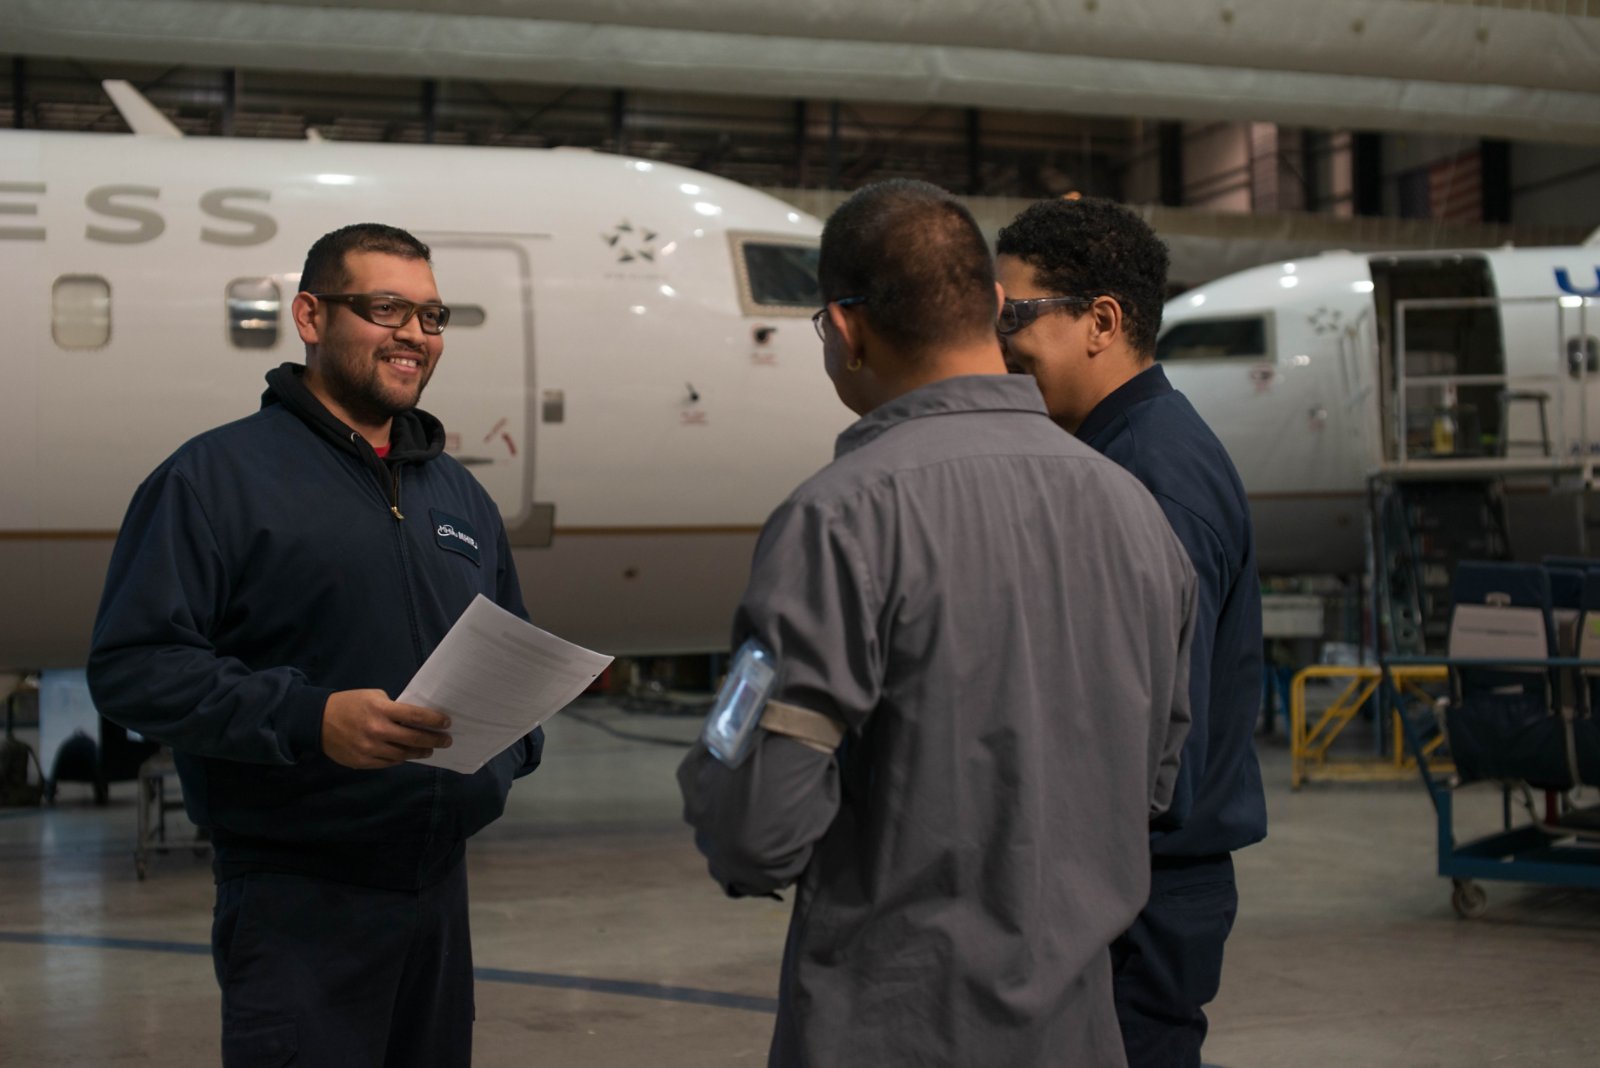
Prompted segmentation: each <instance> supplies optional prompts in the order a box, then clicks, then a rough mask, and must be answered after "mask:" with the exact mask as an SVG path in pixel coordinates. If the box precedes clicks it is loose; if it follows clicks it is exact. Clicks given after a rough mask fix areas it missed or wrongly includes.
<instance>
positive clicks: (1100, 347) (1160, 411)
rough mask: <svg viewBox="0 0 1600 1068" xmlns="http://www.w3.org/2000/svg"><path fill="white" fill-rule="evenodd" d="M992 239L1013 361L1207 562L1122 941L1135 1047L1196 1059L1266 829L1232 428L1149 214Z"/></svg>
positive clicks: (1250, 556) (1189, 1065) (1055, 224)
mask: <svg viewBox="0 0 1600 1068" xmlns="http://www.w3.org/2000/svg"><path fill="white" fill-rule="evenodd" d="M998 251H999V256H998V259H997V261H996V270H997V272H998V274H999V277H1000V283H1001V286H1002V287H1003V288H1004V289H1005V292H1006V298H1007V299H1006V301H1005V305H1004V307H1003V308H1002V309H1001V312H1000V316H999V320H998V322H997V324H996V329H997V330H998V332H999V334H1000V340H1001V343H1002V345H1003V346H1004V348H1005V353H1006V364H1007V366H1008V367H1010V368H1011V369H1012V370H1014V371H1021V372H1024V373H1026V374H1029V375H1032V376H1033V377H1034V379H1035V380H1036V381H1037V382H1038V383H1039V391H1040V392H1041V393H1042V394H1043V395H1044V399H1045V404H1046V406H1047V407H1048V408H1049V410H1050V415H1051V417H1052V418H1054V419H1055V420H1056V422H1057V423H1058V424H1059V425H1060V426H1062V427H1063V428H1065V429H1066V430H1068V431H1070V432H1072V433H1073V434H1075V435H1076V436H1077V437H1078V439H1079V440H1080V441H1082V442H1084V443H1085V444H1087V445H1089V446H1090V447H1091V448H1093V449H1095V450H1097V451H1098V452H1100V453H1103V454H1104V455H1105V456H1107V457H1109V458H1110V459H1112V460H1115V461H1116V462H1117V463H1119V464H1121V465H1122V466H1123V467H1125V468H1127V469H1128V470H1129V471H1131V472H1132V473H1133V474H1134V475H1135V476H1137V477H1138V479H1139V480H1140V481H1141V482H1143V483H1144V484H1145V485H1146V486H1148V487H1149V489H1150V492H1151V493H1152V494H1154V495H1155V498H1156V501H1157V503H1159V504H1160V505H1161V510H1162V512H1163V514H1164V515H1165V516H1166V518H1167V522H1168V523H1170V524H1171V525H1172V529H1173V531H1174V532H1175V533H1176V534H1177V535H1178V539H1179V540H1180V541H1181V542H1182V543H1183V546H1184V549H1185V550H1186V551H1187V552H1188V555H1189V558H1190V560H1191V562H1192V563H1193V564H1194V568H1195V571H1196V572H1197V573H1198V575H1199V580H1200V582H1199V590H1200V595H1199V607H1198V613H1197V619H1196V622H1195V634H1194V645H1193V652H1192V660H1191V663H1190V670H1189V697H1190V705H1191V707H1192V708H1193V712H1194V725H1193V728H1192V730H1191V733H1190V735H1189V741H1188V743H1187V744H1186V745H1185V746H1184V750H1183V763H1182V766H1181V768H1180V770H1179V774H1178V784H1177V790H1176V792H1175V794H1174V796H1173V801H1172V807H1171V808H1170V809H1169V810H1168V811H1167V812H1166V813H1164V814H1163V815H1162V816H1161V817H1160V818H1159V819H1157V820H1156V821H1155V822H1154V823H1152V824H1151V828H1150V843H1151V853H1152V857H1151V868H1152V871H1151V892H1150V900H1149V902H1148V903H1147V904H1146V905H1145V908H1144V911H1143V912H1142V913H1141V914H1140V916H1139V918H1138V920H1137V921H1136V922H1135V923H1134V924H1133V926H1132V927H1131V928H1130V929H1129V930H1128V931H1127V932H1126V933H1125V934H1124V935H1123V936H1122V937H1121V938H1119V939H1118V940H1117V941H1116V942H1115V943H1114V944H1113V945H1112V948H1111V960H1112V965H1113V968H1114V970H1115V976H1116V996H1117V1016H1118V1019H1119V1022H1120V1024H1121V1028H1122V1036H1123V1040H1124V1042H1125V1044H1126V1048H1127V1056H1128V1063H1129V1064H1130V1065H1131V1066H1133V1068H1196V1066H1198V1065H1199V1064H1200V1046H1201V1043H1202V1042H1203V1041H1204V1040H1205V1036H1206V1030H1207V1027H1208V1023H1207V1021H1206V1016H1205V1012H1204V1007H1205V1005H1206V1004H1207V1003H1208V1002H1210V1001H1211V1000H1212V999H1214V998H1215V997H1216V995H1217V990H1218V988H1219V985H1220V983H1221V981H1222V948H1223V943H1224V942H1225V941H1226V939H1227V937H1228V932H1229V931H1230V930H1231V929H1232V926H1233V918H1234V914H1235V912H1236V911H1237V909H1238V901H1239V898H1238V892H1237V890H1236V888H1235V885H1234V879H1233V857H1232V854H1233V851H1234V850H1236V849H1241V848H1243V847H1244V846H1247V845H1250V844H1251V843H1253V842H1257V841H1260V840H1261V839H1262V838H1263V837H1265V835H1266V833H1267V811H1266V800H1265V797H1264V795H1263V793H1262V788H1261V769H1260V767H1259V766H1258V764H1257V762H1256V753H1255V748H1254V743H1253V737H1252V736H1253V733H1254V730H1255V722H1256V713H1257V709H1258V706H1259V704H1260V695H1261V659H1262V646H1261V591H1260V585H1259V581H1258V579H1257V576H1256V561H1255V536H1254V533H1253V531H1252V529H1251V526H1250V508H1249V504H1248V503H1247V502H1246V500H1245V494H1244V486H1243V484H1241V483H1240V481H1239V474H1238V472H1237V471H1236V470H1235V469H1234V466H1233V462H1232V460H1230V459H1229V457H1228V454H1227V452H1226V451H1225V450H1224V449H1223V447H1222V443H1221V442H1220V441H1218V440H1217V436H1216V435H1215V434H1213V433H1212V432H1211V429H1210V428H1209V427H1208V426H1206V424H1205V422H1204V421H1203V420H1202V419H1201V418H1200V415H1199V413H1198V412H1196V411H1195V410H1194V407H1193V406H1192V405H1191V404H1190V403H1189V401H1188V400H1187V399H1186V398H1185V397H1184V396H1183V394H1182V393H1179V392H1178V391H1177V390H1175V389H1173V388H1172V385H1171V384H1170V383H1169V382H1168V381H1167V376H1166V373H1165V372H1164V371H1163V370H1162V368H1161V365H1160V364H1158V363H1156V362H1155V351H1156V335H1157V333H1158V332H1159V331H1160V329H1161V307H1162V299H1163V296H1164V292H1163V291H1164V290H1165V288H1166V281H1167V250H1166V246H1164V245H1163V244H1162V243H1161V241H1160V239H1159V238H1157V237H1156V235H1155V233H1154V232H1153V231H1152V230H1151V229H1150V227H1149V226H1148V225H1146V224H1145V222H1144V220H1142V219H1140V218H1139V217H1138V216H1137V215H1134V214H1133V213H1132V212H1130V211H1128V210H1127V209H1125V208H1122V207H1120V206H1118V205H1116V204H1113V203H1112V202H1110V201H1107V200H1098V199H1084V200H1052V201H1042V202H1040V203H1038V204H1035V205H1033V206H1032V207H1030V208H1028V209H1027V210H1026V211H1024V212H1023V213H1022V214H1021V215H1019V216H1018V217H1017V218H1016V219H1015V220H1014V221H1013V222H1012V223H1011V225H1009V226H1007V227H1005V228H1004V229H1002V230H1001V231H1000V239H999V242H998Z"/></svg>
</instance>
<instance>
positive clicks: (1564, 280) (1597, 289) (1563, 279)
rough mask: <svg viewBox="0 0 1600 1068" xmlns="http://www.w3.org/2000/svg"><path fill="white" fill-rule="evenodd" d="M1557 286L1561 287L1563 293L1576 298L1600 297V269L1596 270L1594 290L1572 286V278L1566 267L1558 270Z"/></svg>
mask: <svg viewBox="0 0 1600 1068" xmlns="http://www.w3.org/2000/svg"><path fill="white" fill-rule="evenodd" d="M1556 285H1558V286H1560V287H1561V291H1562V292H1563V293H1571V294H1572V295H1573V296H1575V297H1600V267H1596V268H1595V269H1594V288H1593V289H1579V288H1578V287H1577V286H1575V285H1573V284H1572V276H1571V275H1570V274H1568V273H1567V269H1566V268H1565V267H1557V268H1556Z"/></svg>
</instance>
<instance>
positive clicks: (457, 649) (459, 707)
mask: <svg viewBox="0 0 1600 1068" xmlns="http://www.w3.org/2000/svg"><path fill="white" fill-rule="evenodd" d="M610 663H611V657H609V656H606V655H604V654H603V653H596V652H593V651H591V650H589V649H585V648H583V647H582V646H581V645H573V644H572V643H571V642H569V641H565V640H563V639H561V638H558V637H556V636H555V635H554V634H550V633H548V632H547V631H543V630H540V629H539V628H538V627H536V626H534V625H533V624H532V623H529V622H528V621H527V620H524V619H519V618H518V617H517V616H514V615H512V614H511V613H510V612H507V611H506V610H505V609H504V608H501V607H500V606H499V605H497V604H495V603H494V602H493V601H491V600H489V599H488V598H487V597H485V596H484V595H483V594H481V593H480V594H478V596H476V597H474V598H473V599H472V603H471V604H469V605H467V610H466V611H465V612H463V613H461V618H460V619H458V620H456V622H455V626H453V627H451V628H450V633H448V634H446V635H445V636H444V640H443V641H441V642H440V643H439V645H438V647H437V648H436V649H434V651H433V655H431V656H429V657H428V659H427V661H426V662H425V663H424V664H423V665H422V667H421V669H419V670H418V671H417V673H416V675H415V676H414V677H413V678H412V679H411V681H410V682H409V683H407V684H406V688H405V691H404V692H403V693H401V694H400V697H399V700H400V703H401V704H407V705H420V706H421V707H423V708H432V709H436V710H438V711H440V712H443V713H445V714H446V715H448V716H449V717H450V740H451V744H450V748H448V749H435V750H434V751H433V755H432V756H431V757H427V758H426V759H423V760H417V761H415V763H418V764H429V765H432V766H433V767H437V768H448V769H450V770H451V771H459V772H461V773H462V774H464V775H470V774H472V773H473V772H475V771H477V770H478V769H479V768H481V767H483V765H484V764H485V763H487V762H488V761H489V759H490V758H491V757H493V756H495V755H497V754H499V753H501V752H503V751H505V750H506V749H507V748H508V747H509V746H510V745H511V744H512V743H513V742H515V741H516V740H517V739H519V738H521V737H522V736H523V735H525V734H527V733H528V732H529V731H531V730H533V728H535V727H537V726H538V725H539V724H541V723H543V722H544V721H545V720H547V719H549V718H550V717H551V716H553V715H555V714H556V713H557V712H559V711H561V710H562V709H563V708H565V707H566V706H567V705H568V704H570V703H571V702H572V699H573V698H575V697H577V696H578V695H579V694H580V693H582V692H583V691H584V690H586V689H588V688H589V684H590V683H592V682H593V681H594V680H595V679H596V678H598V677H599V675H600V672H602V671H604V670H605V669H606V665H608V664H610Z"/></svg>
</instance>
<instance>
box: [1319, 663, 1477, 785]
mask: <svg viewBox="0 0 1600 1068" xmlns="http://www.w3.org/2000/svg"><path fill="white" fill-rule="evenodd" d="M1389 674H1390V677H1391V678H1392V679H1393V681H1394V686H1395V689H1396V691H1397V693H1396V695H1395V696H1396V697H1397V698H1398V700H1397V701H1396V702H1395V705H1396V708H1400V707H1403V706H1404V704H1405V702H1406V700H1407V699H1418V700H1422V701H1424V702H1426V703H1427V704H1429V705H1432V704H1433V701H1434V698H1435V697H1436V696H1438V694H1437V693H1436V692H1435V691H1437V690H1438V688H1439V687H1441V686H1443V685H1444V684H1445V683H1446V682H1447V681H1448V680H1449V670H1448V669H1447V668H1445V667H1444V666H1442V665H1432V664H1427V665H1416V666H1411V667H1398V666H1397V667H1393V668H1390V671H1389ZM1312 679H1334V680H1340V679H1342V680H1344V682H1345V686H1344V689H1343V690H1341V691H1340V692H1339V695H1338V696H1337V697H1335V698H1334V700H1333V703H1332V704H1330V705H1328V706H1327V707H1326V708H1324V709H1322V710H1321V711H1319V712H1317V713H1316V722H1315V723H1310V722H1308V719H1309V716H1308V714H1307V712H1306V683H1307V682H1309V681H1311V680H1312ZM1382 681H1383V669H1382V668H1380V667H1378V666H1377V665H1376V664H1313V665H1311V666H1310V667H1308V668H1302V669H1301V670H1300V671H1299V672H1298V673H1297V674H1296V675H1295V677H1294V680H1293V682H1291V683H1290V686H1289V747H1290V756H1291V766H1292V771H1291V779H1290V784H1291V786H1292V787H1293V788H1294V789H1296V790H1298V789H1300V786H1301V784H1303V783H1306V782H1310V781H1313V780H1329V781H1335V782H1382V781H1389V780H1398V779H1405V778H1409V777H1410V776H1412V775H1415V774H1416V767H1417V765H1416V761H1415V760H1413V759H1412V758H1411V757H1410V756H1408V755H1407V754H1406V747H1405V745H1404V741H1403V734H1402V730H1401V725H1400V713H1399V712H1398V711H1396V712H1395V713H1394V722H1393V723H1392V724H1391V727H1392V734H1391V738H1390V743H1389V746H1388V749H1389V755H1388V756H1383V755H1382V754H1381V753H1380V754H1378V755H1375V756H1371V757H1365V758H1354V759H1353V758H1341V759H1339V760H1330V759H1329V757H1328V750H1329V749H1330V748H1331V747H1332V745H1333V742H1334V740H1335V739H1336V738H1338V737H1339V735H1340V733H1341V732H1342V731H1343V730H1344V729H1345V727H1347V726H1349V724H1350V721H1351V720H1352V719H1354V718H1355V716H1356V714H1357V713H1358V712H1360V711H1361V707H1362V705H1364V704H1366V702H1367V701H1368V699H1369V698H1371V697H1372V695H1373V694H1374V693H1375V692H1376V691H1377V689H1378V685H1379V684H1380V683H1381V682H1382ZM1430 687H1432V689H1431V690H1430ZM1443 742H1444V736H1443V735H1439V736H1438V737H1435V738H1434V739H1433V740H1432V741H1431V742H1429V744H1428V745H1427V746H1426V754H1425V755H1426V756H1427V758H1428V767H1429V768H1430V769H1431V770H1433V771H1436V772H1444V773H1448V772H1450V771H1452V770H1454V769H1453V768H1452V766H1451V764H1450V762H1449V761H1448V760H1445V759H1442V758H1436V757H1435V756H1434V751H1435V750H1436V749H1437V748H1438V747H1439V746H1440V745H1442V744H1443Z"/></svg>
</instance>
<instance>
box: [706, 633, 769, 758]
mask: <svg viewBox="0 0 1600 1068" xmlns="http://www.w3.org/2000/svg"><path fill="white" fill-rule="evenodd" d="M777 676H778V666H777V661H776V659H775V658H774V657H773V655H772V653H771V652H770V651H769V650H768V649H767V647H766V646H764V645H762V644H761V643H760V642H759V641H757V640H756V639H754V638H750V639H749V640H747V641H746V642H745V643H744V644H743V645H741V646H740V647H739V652H738V653H737V654H735V656H734V658H733V667H732V668H731V669H730V670H729V671H728V679H727V681H726V682H724V683H723V684H722V692H721V693H719V694H717V703H716V704H715V705H713V706H712V707H711V714H710V715H709V716H707V717H706V726H705V730H704V731H702V732H701V735H700V737H701V739H702V740H704V742H705V743H706V748H707V749H709V750H711V755H712V756H714V757H716V758H717V759H718V760H720V761H722V762H723V763H724V764H726V765H727V766H728V767H730V768H736V767H738V766H739V765H740V764H743V763H744V761H745V758H746V757H748V756H749V755H750V749H751V746H752V744H753V742H754V739H755V734H756V725H757V724H759V723H760V722H761V712H762V710H763V709H765V708H766V706H767V695H768V694H770V693H771V692H772V684H773V682H774V680H775V679H776V678H777Z"/></svg>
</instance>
